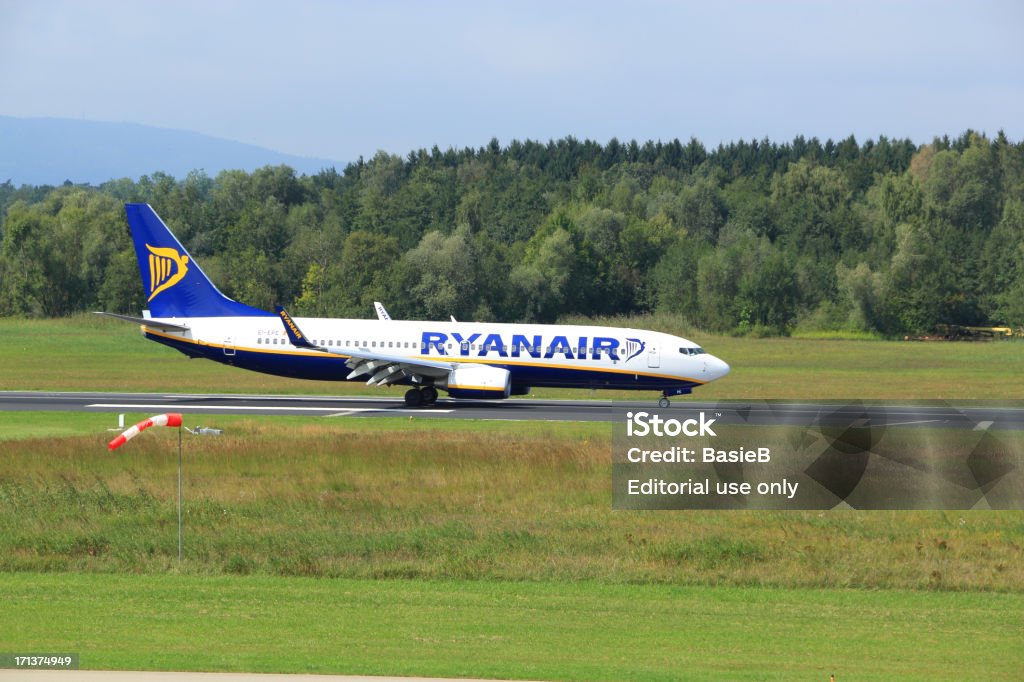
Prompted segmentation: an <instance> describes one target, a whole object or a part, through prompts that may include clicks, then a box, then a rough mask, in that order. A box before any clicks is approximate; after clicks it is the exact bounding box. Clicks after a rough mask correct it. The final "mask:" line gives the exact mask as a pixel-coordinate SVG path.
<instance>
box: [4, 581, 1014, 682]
mask: <svg viewBox="0 0 1024 682" xmlns="http://www.w3.org/2000/svg"><path fill="white" fill-rule="evenodd" d="M0 590H2V593H3V595H4V596H3V603H4V608H3V609H0V633H3V634H0V640H2V644H3V646H4V647H7V648H8V649H9V650H10V649H13V650H20V651H34V650H40V649H42V650H47V651H49V650H57V651H62V652H69V653H78V654H79V655H80V656H81V665H82V667H84V668H98V669H126V668H130V669H155V670H170V669H174V670H182V669H184V670H228V671H232V670H234V671H242V670H245V671H258V672H285V671H286V672H307V673H331V672H346V673H358V674H392V675H394V674H399V675H431V676H441V675H444V676H469V675H474V676H476V675H480V676H491V677H513V678H517V679H556V680H594V681H600V680H652V681H668V680H681V679H682V680H722V681H742V680H751V681H753V680H787V681H789V680H817V681H822V682H824V681H826V680H828V677H829V674H831V673H835V674H836V677H837V680H839V681H841V682H843V681H846V680H858V681H871V680H874V681H883V680H884V681H889V680H901V681H910V680H921V681H922V682H925V681H927V682H935V681H937V680H951V681H952V680H957V681H963V680H978V681H979V682H981V681H983V682H991V681H992V680H1015V679H1019V673H1020V671H1021V670H1024V647H1021V646H1020V633H1021V632H1022V631H1024V597H1022V596H1021V595H1019V594H1014V595H1007V594H989V593H986V594H970V593H936V592H924V593H921V592H906V591H881V592H879V591H861V590H785V589H774V590H773V589H750V588H718V589H715V590H708V589H704V588H693V587H677V586H666V585H642V586H637V585H608V584H595V583H566V582H539V583H522V582H515V583H512V582H481V581H442V582H437V581H368V580H346V579H341V580H316V579H302V578H274V577H256V576H247V577H202V578H197V577H194V576H180V575H162V576H131V575H117V576H100V575H67V574H60V575H39V574H14V575H11V574H0ZM55 621H59V627H58V626H56V625H55ZM268 633H273V636H268ZM129 642H130V643H131V646H130V647H128V646H126V643H129Z"/></svg>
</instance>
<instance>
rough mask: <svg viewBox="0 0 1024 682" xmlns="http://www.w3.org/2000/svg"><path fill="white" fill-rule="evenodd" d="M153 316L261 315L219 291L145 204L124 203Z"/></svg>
mask: <svg viewBox="0 0 1024 682" xmlns="http://www.w3.org/2000/svg"><path fill="white" fill-rule="evenodd" d="M124 209H125V212H126V213H127V214H128V225H129V226H130V227H131V229H132V241H133V242H135V255H136V257H137V258H138V260H139V272H140V273H141V274H142V287H143V289H145V291H146V301H147V305H148V307H149V310H150V313H151V314H152V315H153V317H264V316H267V317H269V316H273V314H272V313H268V312H266V311H263V310H259V309H257V308H252V307H250V306H247V305H244V304H242V303H238V302H237V301H232V300H231V299H230V298H228V297H227V296H225V295H224V294H222V293H220V291H219V290H218V289H217V287H215V286H214V285H213V282H211V281H210V279H209V278H208V277H207V276H206V274H205V273H204V272H203V270H202V268H200V267H199V264H198V263H196V262H195V261H194V260H193V259H192V257H191V256H189V255H188V251H186V250H185V247H183V246H182V245H181V243H180V242H178V240H177V239H176V238H175V237H174V235H173V234H171V231H170V230H169V229H168V228H167V226H166V225H164V221H162V220H160V216H158V215H157V214H156V211H154V210H153V209H152V207H150V205H149V204H125V206H124Z"/></svg>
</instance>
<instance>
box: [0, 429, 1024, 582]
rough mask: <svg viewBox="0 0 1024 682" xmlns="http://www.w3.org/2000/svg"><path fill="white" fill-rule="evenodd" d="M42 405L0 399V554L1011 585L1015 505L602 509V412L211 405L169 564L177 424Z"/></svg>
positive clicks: (264, 566) (25, 565) (428, 575)
mask: <svg viewBox="0 0 1024 682" xmlns="http://www.w3.org/2000/svg"><path fill="white" fill-rule="evenodd" d="M62 416H63V415H62ZM135 416H141V415H133V416H132V418H134V417H135ZM45 418H46V415H38V416H36V415H32V414H28V415H23V414H15V413H8V414H4V415H0V419H2V421H0V427H3V431H4V432H7V431H8V428H7V426H8V425H9V424H10V423H11V422H17V421H19V420H23V423H25V424H26V425H27V426H26V428H24V429H22V430H21V431H20V432H18V431H15V430H14V429H10V431H12V432H14V433H16V434H18V435H20V436H21V437H20V438H19V439H16V440H15V439H10V440H6V441H2V442H0V447H2V449H3V452H4V455H5V456H4V457H3V459H2V460H0V512H2V513H0V570H5V571H40V570H43V571H84V572H130V573H140V572H141V573H162V572H164V571H167V570H172V569H173V570H174V571H177V572H184V573H191V574H202V575H211V574H265V575H280V576H312V577H346V578H402V579H440V580H446V579H471V580H513V581H522V580H528V581H533V580H568V581H574V580H589V581H593V580H597V581H601V582H607V583H637V584H643V583H669V584H674V585H734V586H754V587H764V586H770V587H777V588H794V587H815V588H849V587H857V588H870V589H894V588H900V589H924V590H986V591H1019V590H1021V589H1022V587H1024V561H1022V559H1024V513H1021V512H998V513H993V512H956V513H953V512H876V513H858V512H831V513H818V512H773V513H764V512H739V511H736V512H730V513H716V512H628V511H615V510H612V509H611V482H610V464H609V459H610V428H609V426H608V425H605V424H548V423H533V424H518V423H512V424H509V423H503V422H471V421H466V422H459V421H456V422H449V421H445V422H440V421H432V420H413V421H409V420H407V419H374V420H324V419H306V418H298V417H294V418H276V419H269V420H266V419H265V420H259V421H254V420H250V419H246V418H243V417H219V418H217V419H216V425H217V426H220V427H223V428H225V429H226V431H227V433H226V434H225V435H224V436H222V437H219V438H194V437H188V440H187V441H186V443H185V458H186V466H185V476H184V485H185V504H184V516H185V526H186V536H187V542H186V556H185V559H186V560H185V562H184V563H183V564H182V565H181V566H180V567H179V566H177V563H176V555H177V550H176V542H177V535H176V511H175V495H176V481H177V440H176V437H177V434H176V431H175V430H173V429H163V430H159V429H158V430H153V431H150V432H147V433H146V434H145V437H140V438H139V439H137V440H135V441H132V443H131V444H130V446H129V447H126V448H124V449H122V450H119V451H118V452H117V453H116V454H110V453H108V452H107V450H106V448H105V443H106V441H107V440H108V439H109V438H110V437H111V436H110V435H109V434H106V433H104V432H102V431H100V430H98V429H97V428H96V427H97V426H102V425H103V424H105V423H109V422H110V421H111V420H110V416H109V415H82V416H80V417H77V418H72V419H69V420H67V421H66V423H65V424H63V425H62V428H71V429H74V428H82V429H83V430H84V429H87V428H90V427H91V428H93V429H94V430H93V431H92V432H91V433H88V434H87V435H80V436H63V437H60V436H58V437H56V438H55V437H53V436H52V435H48V436H47V437H45V438H39V437H26V436H30V435H31V433H30V429H31V428H36V429H44V428H45V424H46V423H47V422H46V420H45ZM205 418H206V417H204V419H205ZM50 421H51V422H52V421H53V420H52V419H51V420H50ZM58 421H64V420H58ZM33 424H35V425H36V426H35V427H32V426H31V425H33ZM76 424H77V427H76ZM42 432H45V431H42ZM37 433H39V431H37Z"/></svg>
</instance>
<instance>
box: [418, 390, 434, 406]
mask: <svg viewBox="0 0 1024 682" xmlns="http://www.w3.org/2000/svg"><path fill="white" fill-rule="evenodd" d="M421 395H422V396H423V404H424V405H433V404H434V403H436V402H437V389H436V388H434V387H433V386H427V387H426V388H424V389H423V391H422V393H421Z"/></svg>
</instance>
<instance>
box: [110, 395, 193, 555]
mask: <svg viewBox="0 0 1024 682" xmlns="http://www.w3.org/2000/svg"><path fill="white" fill-rule="evenodd" d="M150 426H172V427H173V426H177V427H178V563H179V564H180V563H181V415H180V414H178V413H176V412H170V413H168V414H158V415H156V416H155V417H150V418H149V419H143V420H142V421H140V422H139V423H138V424H136V425H135V426H132V427H131V428H129V429H127V430H125V432H124V433H122V434H121V435H120V436H118V437H117V438H115V439H114V440H112V441H110V442H109V443H107V449H109V450H110V451H111V452H113V451H114V450H117V449H118V448H119V447H121V446H122V445H124V444H125V443H127V442H128V441H130V440H131V439H132V438H135V436H137V435H139V434H140V433H142V432H143V431H145V430H146V429H148V428H149V427H150Z"/></svg>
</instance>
